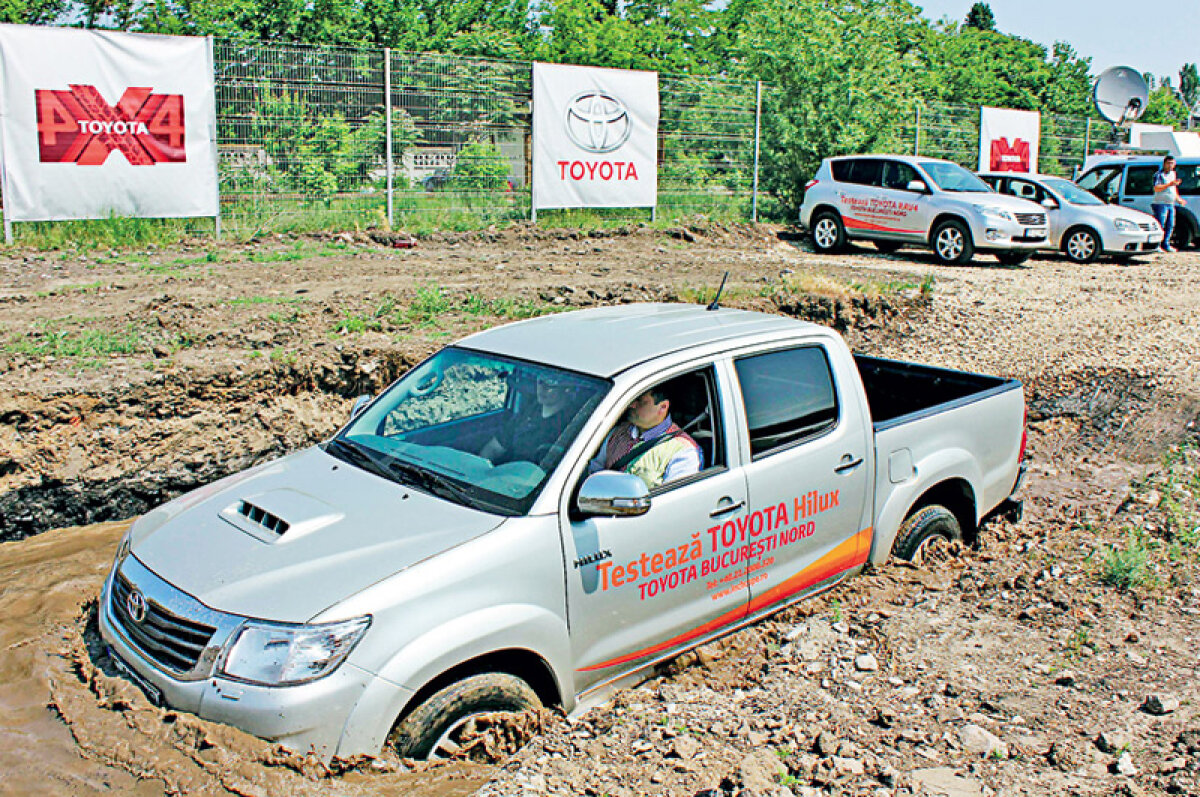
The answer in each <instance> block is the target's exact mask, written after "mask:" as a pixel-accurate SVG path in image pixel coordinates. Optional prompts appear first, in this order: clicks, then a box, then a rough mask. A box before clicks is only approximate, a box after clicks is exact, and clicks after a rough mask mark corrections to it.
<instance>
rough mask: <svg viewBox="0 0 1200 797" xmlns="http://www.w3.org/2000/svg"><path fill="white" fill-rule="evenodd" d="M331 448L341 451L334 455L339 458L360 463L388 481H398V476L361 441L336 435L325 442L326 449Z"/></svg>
mask: <svg viewBox="0 0 1200 797" xmlns="http://www.w3.org/2000/svg"><path fill="white" fill-rule="evenodd" d="M330 448H336V450H337V451H338V452H339V453H336V454H334V456H336V457H338V458H339V459H344V460H346V461H348V462H351V463H352V464H355V465H358V466H359V467H361V468H362V469H363V470H368V471H370V472H371V473H374V474H375V475H376V476H382V477H383V478H385V479H387V480H388V481H396V478H395V477H394V476H393V475H392V474H391V473H390V472H389V471H388V468H387V466H386V464H385V463H384V462H383V461H381V460H380V459H379V458H377V457H376V456H375V455H374V454H372V453H371V451H370V450H369V449H368V448H367V447H366V446H364V445H362V444H361V443H356V442H354V441H353V440H345V439H343V438H341V437H335V438H333V439H332V440H330V441H329V442H328V443H326V444H325V450H326V451H328V450H329V449H330Z"/></svg>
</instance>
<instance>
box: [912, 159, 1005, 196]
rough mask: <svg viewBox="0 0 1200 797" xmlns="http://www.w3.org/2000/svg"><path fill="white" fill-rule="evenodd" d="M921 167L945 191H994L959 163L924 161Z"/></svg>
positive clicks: (987, 192) (986, 192)
mask: <svg viewBox="0 0 1200 797" xmlns="http://www.w3.org/2000/svg"><path fill="white" fill-rule="evenodd" d="M921 168H922V169H923V170H924V171H925V173H926V174H927V175H929V179H931V180H933V184H934V185H936V186H937V187H938V188H940V189H942V190H943V191H964V192H975V191H979V192H982V193H985V194H989V193H991V192H992V189H991V188H990V187H989V186H988V184H987V183H985V182H984V181H983V180H980V179H979V178H978V177H976V176H975V175H973V174H971V173H970V172H969V171H967V170H966V169H964V168H963V167H961V166H959V165H958V164H957V163H946V162H944V161H924V162H923V163H921Z"/></svg>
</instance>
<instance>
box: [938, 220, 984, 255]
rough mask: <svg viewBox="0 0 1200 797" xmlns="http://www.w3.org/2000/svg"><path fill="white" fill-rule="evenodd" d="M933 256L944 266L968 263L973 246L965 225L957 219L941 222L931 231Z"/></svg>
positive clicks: (973, 252) (972, 253)
mask: <svg viewBox="0 0 1200 797" xmlns="http://www.w3.org/2000/svg"><path fill="white" fill-rule="evenodd" d="M933 254H934V257H936V258H937V259H938V261H939V262H941V263H944V264H946V265H962V264H964V263H970V262H971V258H972V257H973V256H974V255H975V244H974V242H972V241H971V232H970V231H969V230H968V229H967V225H965V224H963V223H962V222H961V221H958V220H957V219H948V220H947V221H943V222H942V223H941V224H939V225H938V226H937V227H935V228H934V230H933Z"/></svg>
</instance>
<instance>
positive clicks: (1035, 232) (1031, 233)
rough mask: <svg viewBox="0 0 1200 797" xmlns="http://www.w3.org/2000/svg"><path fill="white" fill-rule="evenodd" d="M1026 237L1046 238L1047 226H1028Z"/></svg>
mask: <svg viewBox="0 0 1200 797" xmlns="http://www.w3.org/2000/svg"><path fill="white" fill-rule="evenodd" d="M1025 237H1026V238H1045V237H1046V228H1045V227H1026V228H1025Z"/></svg>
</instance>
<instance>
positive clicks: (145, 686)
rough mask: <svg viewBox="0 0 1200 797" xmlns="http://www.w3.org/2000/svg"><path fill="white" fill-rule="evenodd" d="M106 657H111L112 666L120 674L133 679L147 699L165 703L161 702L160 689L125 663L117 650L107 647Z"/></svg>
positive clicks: (152, 701) (157, 703)
mask: <svg viewBox="0 0 1200 797" xmlns="http://www.w3.org/2000/svg"><path fill="white" fill-rule="evenodd" d="M108 657H109V658H110V659H112V663H113V666H114V667H116V668H117V669H118V670H120V671H121V674H122V675H124V676H125V677H126V678H128V679H129V680H131V681H133V682H134V683H135V684H137V685H138V688H140V689H141V690H142V691H143V692H145V693H146V699H147V700H149V701H150V702H151V703H153V704H154V705H156V706H163V705H166V704H165V703H164V702H163V693H162V690H161V689H159V688H158V687H157V686H155V685H154V684H152V683H150V682H149V681H147V680H146V679H145V678H143V677H142V676H141V674H140V673H139V672H138V671H137V670H135V669H133V668H132V667H130V666H129V665H128V664H126V663H125V660H124V659H122V658H121V657H120V656H118V655H117V652H116V651H115V650H113V649H112V648H111V647H109V648H108Z"/></svg>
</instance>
